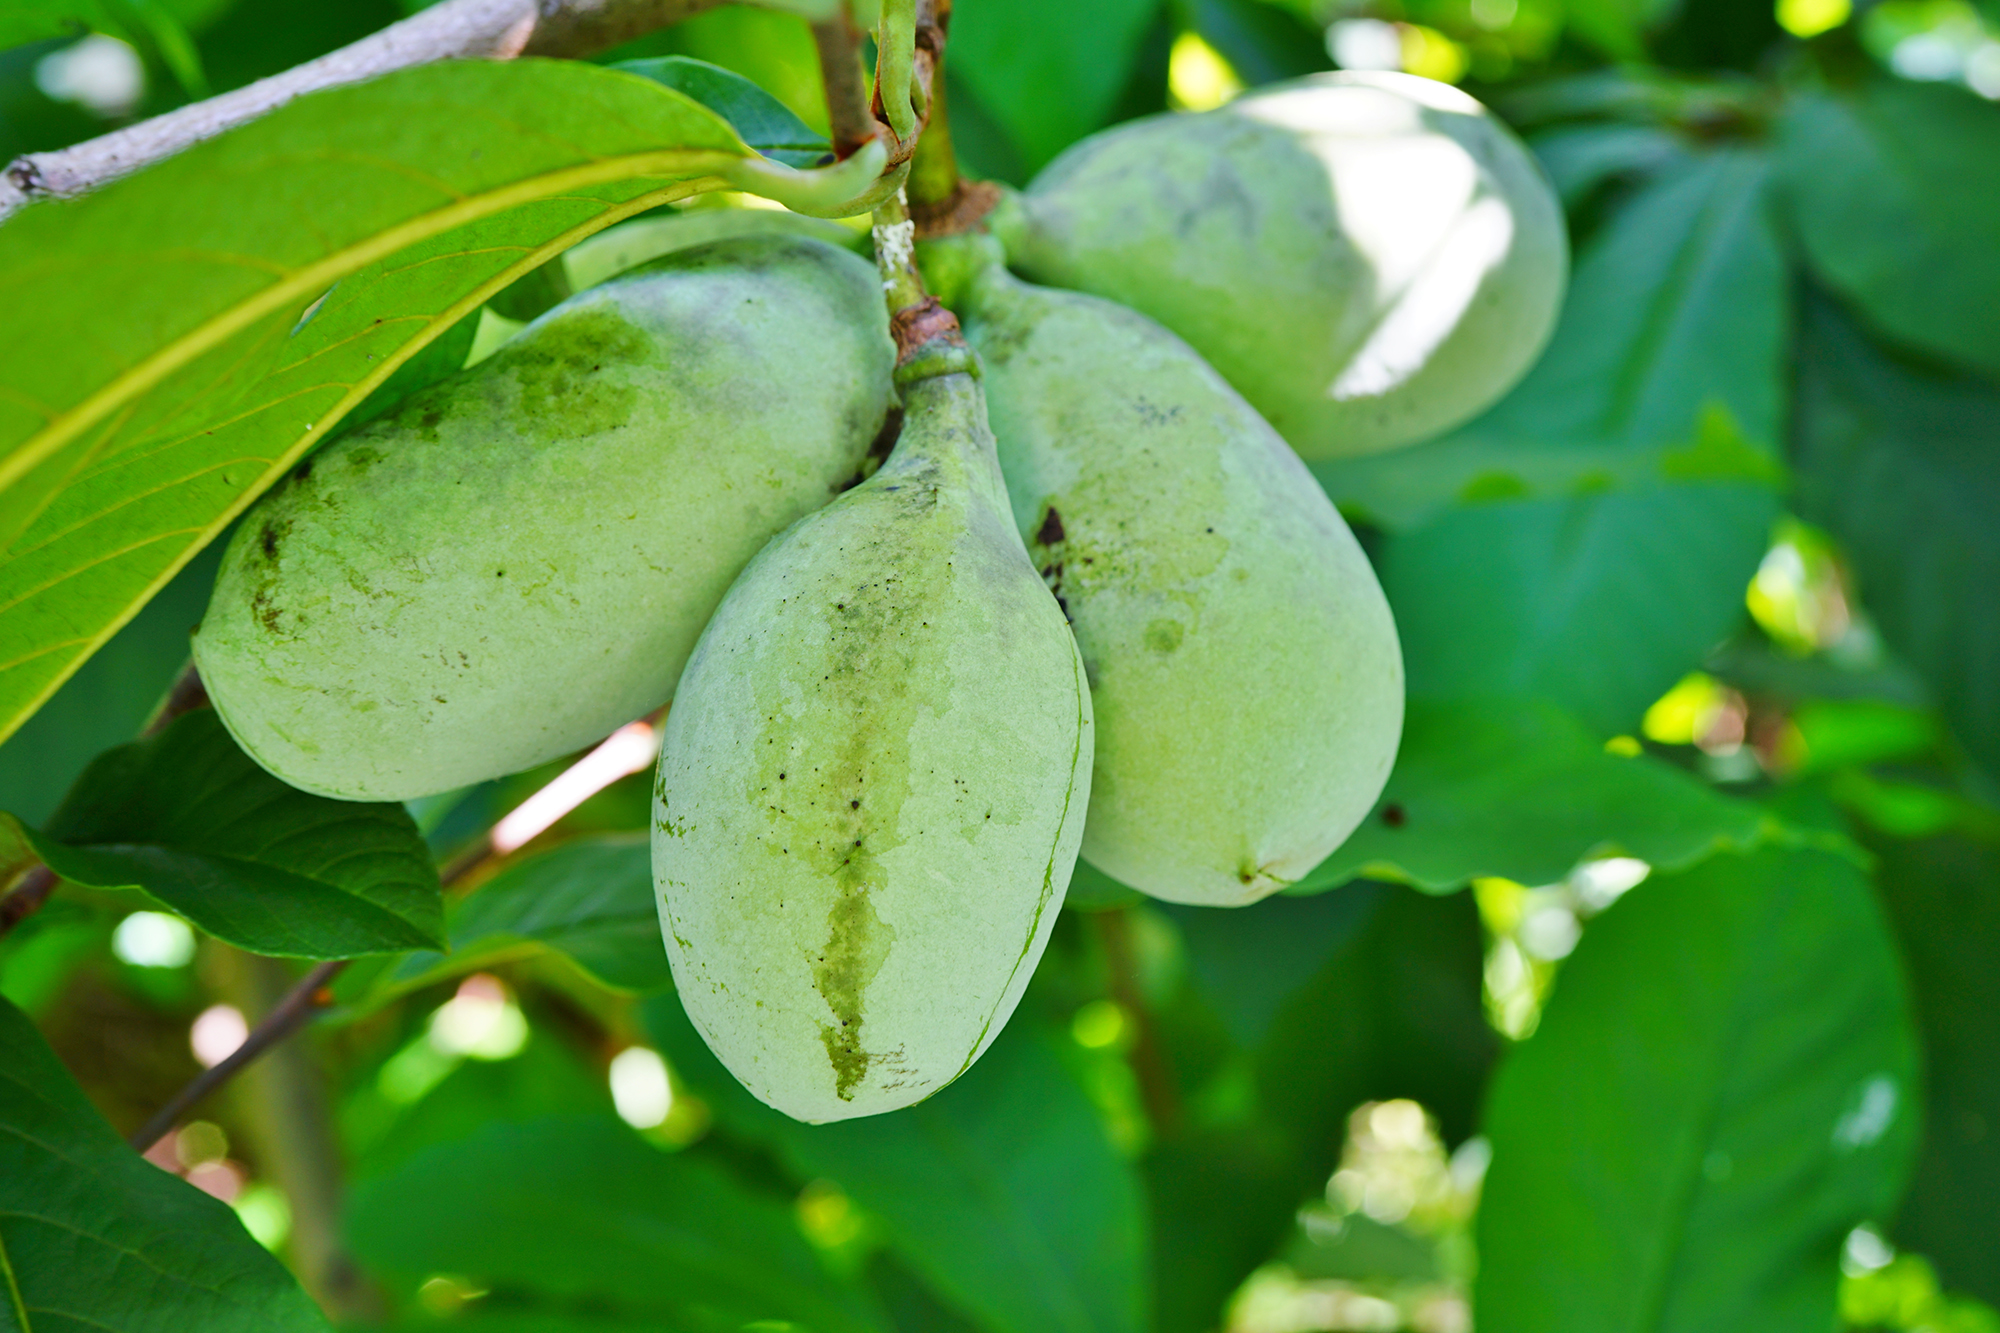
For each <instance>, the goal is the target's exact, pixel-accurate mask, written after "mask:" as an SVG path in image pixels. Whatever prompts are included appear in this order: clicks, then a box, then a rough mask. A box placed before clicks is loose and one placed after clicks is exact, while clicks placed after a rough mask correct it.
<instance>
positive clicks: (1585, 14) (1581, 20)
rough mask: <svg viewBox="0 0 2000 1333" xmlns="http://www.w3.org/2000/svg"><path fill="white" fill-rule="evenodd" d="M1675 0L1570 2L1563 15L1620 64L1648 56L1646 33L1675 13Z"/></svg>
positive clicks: (1585, 36)
mask: <svg viewBox="0 0 2000 1333" xmlns="http://www.w3.org/2000/svg"><path fill="white" fill-rule="evenodd" d="M1675 3H1676V0H1568V3H1566V4H1565V5H1564V6H1563V14H1564V17H1565V18H1566V19H1568V21H1569V25H1570V26H1571V27H1572V28H1574V29H1575V30H1576V31H1577V32H1578V33H1579V34H1581V35H1582V37H1583V38H1584V40H1585V41H1588V42H1589V43H1590V44H1591V45H1593V46H1595V47H1597V48H1598V49H1599V50H1601V51H1603V52H1604V53H1605V54H1606V55H1608V56H1611V57H1613V58H1615V59H1618V60H1638V59H1639V58H1641V57H1642V56H1643V55H1644V54H1645V47H1644V41H1643V38H1644V35H1645V32H1646V30H1647V29H1648V28H1649V27H1651V26H1652V25H1654V24H1655V23H1658V22H1659V21H1660V20H1661V19H1663V18H1665V17H1666V16H1667V15H1668V14H1670V13H1672V12H1673V10H1674V7H1675Z"/></svg>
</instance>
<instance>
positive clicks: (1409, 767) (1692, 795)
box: [1288, 699, 1773, 893]
mask: <svg viewBox="0 0 2000 1333" xmlns="http://www.w3.org/2000/svg"><path fill="white" fill-rule="evenodd" d="M1768 823H1769V821H1768V817H1767V816H1766V815H1765V814H1764V812H1763V811H1762V810H1760V809H1759V808H1758V807H1756V806H1754V805H1752V804H1750V803H1749V802H1747V801H1736V800H1731V799H1730V798H1729V797H1726V796H1723V795H1721V794H1719V793H1718V792H1716V791H1715V790H1714V789H1713V788H1711V787H1710V786H1708V784H1706V783H1704V782H1701V781H1699V780H1698V779H1696V778H1694V777H1692V776H1690V775H1689V774H1687V773H1684V772H1682V771H1681V770H1680V769H1677V768H1675V767H1673V766H1672V765H1670V764H1666V763H1662V762H1661V761H1659V760H1657V759H1653V758H1651V757H1649V756H1646V755H1643V754H1641V755H1634V756H1630V757H1627V756H1624V755H1616V754H1610V753H1607V752H1606V751H1605V749H1604V746H1603V744H1602V743H1600V742H1599V741H1598V740H1597V739H1596V738H1595V737H1594V736H1593V735H1592V734H1591V733H1590V732H1589V731H1588V730H1587V729H1585V728H1584V726H1583V725H1582V724H1581V723H1579V722H1578V721H1577V720H1576V719H1575V718H1574V717H1571V716H1570V715H1568V714H1566V713H1564V712H1563V711H1562V710H1561V709H1559V708H1555V707H1552V706H1551V705H1548V704H1543V703H1535V702H1530V701H1520V700H1510V699H1486V700H1479V701H1474V702H1461V703H1443V704H1439V703H1424V702H1420V701H1412V703H1411V705H1410V711H1409V714H1408V717H1407V719H1406V720H1405V722H1404V724H1403V745H1402V749H1401V750H1400V751H1399V752H1398V753H1397V755H1396V768H1395V771H1394V772H1392V773H1391V774H1390V775H1389V783H1388V786H1387V787H1385V788H1384V789H1383V792H1382V798H1381V800H1379V801H1378V802H1376V805H1375V809H1374V810H1373V811H1371V812H1370V814H1369V816H1368V818H1367V819H1365V820H1363V821H1362V823H1361V827H1359V828H1358V829H1356V830H1355V831H1354V833H1353V834H1352V835H1351V836H1349V838H1348V839H1347V841H1346V842H1345V843H1343V844H1341V846H1340V849H1339V850H1338V851H1336V852H1334V854H1333V855H1332V856H1330V857H1328V858H1327V859H1326V860H1325V861H1323V862H1321V863H1320V864H1319V866H1318V867H1317V868H1315V869H1314V870H1313V871H1312V872H1311V873H1310V874H1308V875H1307V876H1306V877H1305V878H1304V879H1302V880H1300V881H1299V882H1298V883H1297V884H1295V885H1293V886H1292V888H1291V889H1290V890H1288V892H1291V893H1317V892H1320V891H1322V890H1325V889H1329V888H1332V887H1333V886H1335V885H1337V884H1345V883H1346V882H1347V881H1349V880H1351V879H1356V878H1359V877H1361V876H1364V875H1365V876H1367V877H1369V878H1371V879H1386V880H1393V881H1398V882H1401V883H1406V884H1411V885H1414V886H1416V887H1417V888H1420V889H1424V890H1427V891H1429V892H1433V893H1440V892H1448V891H1450V890H1453V889H1456V888H1459V887H1461V886H1463V885H1464V884H1466V883H1467V882H1468V881H1470V880H1473V879H1477V878H1482V877H1485V876H1489V875H1498V876H1501V877H1503V878H1506V879H1511V880H1514V881H1516V882H1518V883H1522V884H1549V883H1553V882H1554V881H1556V880H1558V879H1561V878H1562V877H1563V876H1564V875H1566V874H1568V873H1569V872H1570V871H1571V870H1572V869H1573V868H1575V866H1576V864H1577V862H1579V861H1581V860H1584V859H1585V858H1586V857H1591V856H1612V855H1617V856H1635V857H1637V858H1639V859H1640V860H1642V861H1645V862H1647V863H1648V864H1649V865H1654V866H1659V867H1661V868H1664V869H1669V870H1675V869H1681V868H1683V867H1686V866H1690V865H1693V864H1694V863H1695V862H1697V861H1700V860H1702V859H1703V858H1704V857H1707V856H1711V855H1713V854H1714V853H1716V852H1718V851H1721V850H1723V849H1725V848H1730V847H1735V848H1738V849H1743V848H1748V847H1750V846H1753V845H1755V844H1756V843H1757V842H1758V841H1760V840H1761V839H1763V838H1764V837H1767V836H1769V835H1770V833H1771V832H1773V830H1772V829H1771V828H1770V827H1768Z"/></svg>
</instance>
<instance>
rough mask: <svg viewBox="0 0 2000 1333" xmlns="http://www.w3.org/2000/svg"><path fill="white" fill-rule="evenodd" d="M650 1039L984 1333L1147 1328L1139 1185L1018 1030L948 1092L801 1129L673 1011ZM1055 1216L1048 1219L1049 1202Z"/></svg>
mask: <svg viewBox="0 0 2000 1333" xmlns="http://www.w3.org/2000/svg"><path fill="white" fill-rule="evenodd" d="M646 1016H647V1026H648V1028H649V1029H650V1030H651V1031H652V1033H653V1035H654V1037H655V1039H656V1040H657V1041H658V1042H659V1043H660V1046H661V1049H662V1050H664V1051H665V1052H666V1053H667V1056H668V1058H669V1059H670V1060H671V1061H672V1062H673V1064H674V1068H675V1069H676V1070H677V1071H678V1072H680V1073H681V1074H682V1075H683V1076H685V1077H687V1078H689V1079H690V1080H692V1081H693V1082H694V1083H695V1085H696V1086H697V1087H699V1088H701V1089H702V1093H703V1096H704V1097H707V1098H709V1099H710V1101H711V1104H712V1105H713V1106H714V1108H715V1110H716V1113H717V1115H718V1117H719V1118H721V1119H722V1120H723V1121H724V1123H725V1124H727V1125H728V1126H729V1127H730V1129H731V1130H732V1131H734V1132H735V1133H737V1134H739V1135H741V1136H743V1137H745V1138H748V1139H751V1140H753V1141H756V1142H761V1143H764V1144H767V1145H768V1146H770V1147H771V1148H773V1149H775V1150H776V1152H777V1153H778V1154H779V1156H780V1157H781V1158H783V1159H784V1160H785V1161H786V1162H787V1163H789V1164H790V1165H791V1166H792V1167H793V1169H794V1170H796V1171H797V1172H798V1173H799V1175H800V1176H801V1177H802V1178H803V1179H808V1180H810V1179H815V1178H819V1179H826V1180H831V1181H833V1182H834V1183H836V1184H838V1185H839V1186H840V1187H841V1189H843V1190H844V1191H845V1192H846V1193H847V1194H848V1195H849V1196H850V1197H851V1198H853V1200H854V1201H855V1202H856V1203H858V1204H860V1205H861V1206H862V1207H863V1208H866V1209H867V1210H868V1211H869V1212H870V1213H871V1214H873V1215H874V1216H875V1217H877V1218H878V1219H880V1221H881V1223H882V1225H883V1227H884V1228H885V1229H886V1230H887V1232H888V1234H889V1238H890V1243H891V1244H893V1245H894V1246H895V1247H896V1249H897V1251H898V1252H899V1253H900V1254H901V1255H902V1256H903V1258H904V1260H905V1261H906V1262H908V1263H909V1265H910V1266H911V1268H912V1269H914V1270H915V1271H916V1272H918V1273H919V1274H921V1275H922V1276H923V1277H924V1278H925V1279H926V1280H927V1281H928V1282H929V1283H930V1285H931V1286H932V1287H933V1288H934V1289H935V1290H936V1291H937V1292H938V1294H939V1295H941V1296H943V1297H944V1298H945V1299H946V1300H948V1301H949V1302H950V1303H951V1304H953V1305H954V1306H957V1307H958V1308H959V1309H961V1310H963V1311H964V1312H965V1313H966V1314H969V1315H971V1316H973V1317H974V1318H976V1319H977V1321H978V1322H979V1324H980V1325H981V1326H982V1327H983V1328H986V1329H989V1330H992V1333H1056V1331H1057V1330H1060V1331H1062V1333H1085V1331H1086V1330H1090V1331H1091V1333H1112V1331H1114V1330H1129V1331H1130V1333H1137V1330H1139V1329H1141V1328H1143V1327H1144V1326H1145V1313H1146V1311H1145V1305H1146V1297H1145V1290H1144V1273H1145V1262H1146V1248H1147V1247H1146V1234H1145V1221H1144V1215H1143V1211H1142V1201H1141V1198H1140V1191H1139V1183H1138V1181H1137V1179H1136V1178H1135V1177H1134V1175H1133V1173H1132V1171H1131V1168H1130V1167H1128V1166H1127V1165H1126V1163H1125V1162H1124V1161H1123V1159H1121V1158H1120V1157H1119V1156H1118V1154H1117V1152H1116V1150H1115V1149H1114V1148H1113V1147H1112V1145H1111V1142H1110V1140H1109V1138H1108V1137H1107V1135H1106V1133H1105V1130H1104V1126H1103V1123H1102V1122H1101V1121H1100V1120H1099V1118H1098V1114H1097V1111H1096V1110H1095V1108H1093V1106H1092V1105H1091V1103H1090V1100H1089V1098H1088V1097H1086V1096H1085V1095H1084V1093H1083V1090H1082V1089H1081V1088H1079V1087H1078V1086H1077V1084H1076V1081H1075V1079H1074V1078H1072V1077H1071V1075H1070V1074H1069V1072H1068V1070H1067V1069H1066V1068H1065V1067H1064V1065H1063V1063H1062V1061H1061V1060H1060V1059H1059V1058H1058V1057H1057V1055H1056V1053H1055V1051H1054V1049H1053V1048H1052V1042H1051V1039H1050V1038H1049V1037H1047V1036H1045V1035H1044V1034H1043V1033H1041V1032H1037V1031H1035V1030H1034V1029H1033V1025H1032V1023H1031V1022H1030V1021H1028V1020H1026V1019H1025V1017H1017V1018H1016V1019H1015V1021H1014V1023H1013V1025H1012V1026H1010V1027H1009V1028H1008V1029H1007V1031H1006V1032H1004V1033H1002V1034H1001V1036H1000V1038H999V1040H997V1041H995V1042H994V1043H993V1046H992V1047H991V1049H989V1050H988V1051H987V1052H986V1054H985V1055H984V1056H982V1057H981V1058H980V1060H979V1062H978V1063H977V1064H975V1065H973V1067H972V1068H971V1069H969V1070H967V1071H966V1072H965V1074H964V1076H963V1077H961V1078H960V1079H958V1081H957V1082H955V1083H953V1084H952V1085H951V1086H950V1087H948V1088H946V1089H945V1090H944V1091H942V1092H940V1093H938V1094H937V1095H936V1096H934V1097H932V1098H930V1099H929V1100H928V1101H924V1102H920V1103H918V1104H917V1105H916V1106H913V1107H910V1108H909V1109H907V1110H903V1111H898V1112H896V1113H894V1114H893V1115H880V1116H869V1117H867V1118H865V1119H860V1120H845V1121H841V1122H839V1123H837V1124H831V1125H802V1124H799V1123H798V1122H797V1121H794V1120H791V1119H789V1118H788V1117H786V1116H783V1115H780V1114H779V1113H778V1112H776V1111H773V1110H771V1109H770V1108H769V1107H766V1106H764V1105H763V1104H762V1103H760V1102H758V1101H756V1100H755V1099H754V1098H752V1097H751V1096H750V1094H749V1093H747V1092H745V1091H744V1090H743V1088H742V1087H741V1085H739V1084H738V1083H737V1082H736V1080H735V1079H733V1078H731V1077H730V1076H729V1073H728V1071H726V1070H725V1069H723V1068H722V1066H721V1064H720V1062H718V1061H717V1060H716V1058H715V1056H714V1055H713V1054H711V1053H710V1052H709V1050H708V1048H707V1046H705V1045H704V1044H703V1043H702V1040H701V1038H700V1036H698V1035H697V1034H696V1033H695V1030H694V1028H693V1026H692V1025H691V1024H690V1023H689V1022H688V1020H687V1016H686V1014H685V1013H684V1012H683V1011H682V1009H681V1004H680V1000H679V998H678V997H676V996H671V995H668V996H662V997H660V998H658V999H656V1000H653V1001H651V1002H649V1003H648V1005H647V1009H646ZM1058 1200H1059V1201H1060V1204H1059V1206H1058V1205H1057V1204H1056V1203H1055V1201H1058Z"/></svg>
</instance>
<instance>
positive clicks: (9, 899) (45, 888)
mask: <svg viewBox="0 0 2000 1333" xmlns="http://www.w3.org/2000/svg"><path fill="white" fill-rule="evenodd" d="M57 880H58V877H57V875H56V872H55V871H53V870H51V869H49V868H48V867H47V866H36V867H35V868H34V869H32V870H30V871H29V872H28V873H27V875H26V876H25V877H24V878H23V879H22V880H21V887H19V888H18V889H15V890H14V891H13V892H12V893H10V894H8V895H7V896H6V897H5V898H0V936H5V935H6V934H7V932H8V931H10V930H12V929H13V928H14V927H16V926H18V925H20V924H21V923H22V922H23V921H26V920H27V919H28V918H29V917H31V916H33V915H34V914H35V913H36V912H39V911H41V910H42V904H43V903H45V902H47V901H48V900H49V895H50V894H51V893H53V892H55V887H56V883H57Z"/></svg>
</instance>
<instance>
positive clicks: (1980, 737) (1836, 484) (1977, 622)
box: [1793, 254, 2000, 774]
mask: <svg viewBox="0 0 2000 1333" xmlns="http://www.w3.org/2000/svg"><path fill="white" fill-rule="evenodd" d="M1996 262H2000V254H1996ZM1798 397H1799V411H1798V425H1797V430H1796V432H1795V436H1794V444H1793V453H1794V466H1795V468H1796V469H1797V472H1798V478H1799V507H1800V510H1801V512H1803V513H1804V515H1805V516H1806V517H1807V518H1810V519H1811V520H1813V521H1814V522H1816V523H1819V524H1821V525H1823V526H1824V527H1826V528H1827V529H1828V530H1829V531H1831V532H1832V533H1833V534H1834V535H1835V536H1836V537H1838V538H1839V539H1840V542H1841V544H1842V546H1843V547H1844V548H1845V550H1846V552H1847V554H1848V556H1849V558H1850V559H1852V560H1853V562H1854V568H1855V572H1856V575H1857V582H1858V583H1859V585H1860V593H1861V599H1862V602H1863V604H1864V605H1866V606H1867V607H1868V609H1869V610H1870V611H1871V612H1872V613H1873V614H1874V616H1875V617H1876V619H1877V620H1878V621H1879V622H1880V624H1881V627H1882V633H1883V636H1884V637H1885V638H1887V639H1888V641H1889V643H1890V645H1891V646H1892V647H1894V648H1895V649H1896V651H1897V653H1898V654H1899V655H1901V656H1902V657H1903V659H1904V660H1906V661H1907V662H1908V663H1909V664H1910V665H1911V666H1912V667H1913V668H1915V669H1916V671H1917V672H1918V673H1919V674H1920V675H1922V676H1923V677H1924V679H1925V681H1926V682H1927V683H1928V685H1929V686H1930V688H1931V691H1932V693H1933V694H1934V696H1935V697H1936V699H1937V702H1938V704H1939V706H1940V707H1941V708H1942V709H1943V710H1944V713H1945V716H1946V719H1947V720H1948V721H1949V722H1950V724H1951V727H1952V730H1953V731H1954V732H1955V733H1956V734H1957V736H1958V738H1959V740H1960V741H1961V742H1962V743H1963V744H1964V746H1965V748H1966V749H1967V750H1968V751H1969V752H1970V753H1971V754H1972V756H1973V757H1974V758H1975V759H1976V760H1978V761H1979V762H1980V763H1981V764H1982V765H1984V766H1985V768H1986V770H1987V772H1988V773H1989V774H2000V615H1995V614H1994V609H1995V607H1996V605H2000V591H1996V590H2000V386H1996V385H1994V384H1992V383H1989V382H1986V381H1984V380H1980V379H1977V378H1974V377H1973V376H1971V375H1967V374H1952V373H1945V372H1937V371H1933V370H1928V369H1925V368H1922V367H1917V366H1911V365H1907V364H1903V363H1899V362H1898V361H1895V360H1892V359H1891V358H1890V357H1889V356H1888V355H1886V354H1884V353H1883V352H1882V351H1880V350H1879V349H1877V348H1876V347H1875V346H1873V345H1872V344H1871V343H1870V342H1869V341H1868V339H1867V338H1866V337H1865V336H1863V335H1862V333H1861V332H1860V330H1859V329H1857V328H1856V327H1855V326H1854V324H1853V322H1852V321H1851V320H1849V319H1848V318H1847V317H1846V316H1845V315H1843V314H1842V313H1841V312H1840V311H1839V310H1838V309H1837V308H1836V307H1835V306H1834V305H1833V303H1832V302H1830V301H1828V300H1826V299H1825V298H1823V297H1819V298H1815V299H1813V300H1810V301H1808V302H1807V304H1806V306H1805V309H1804V312H1803V319H1802V322H1801V329H1800V336H1799V385H1798Z"/></svg>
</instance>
